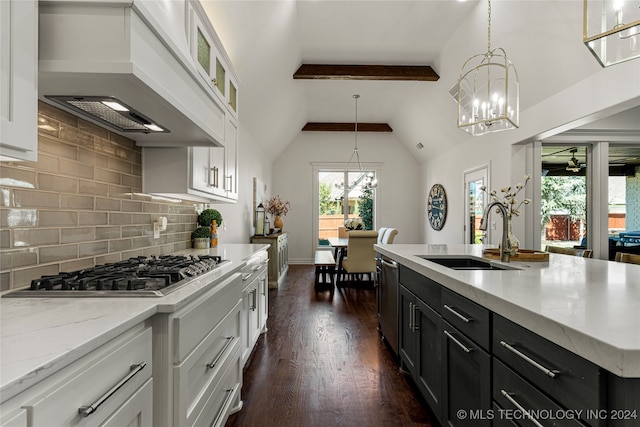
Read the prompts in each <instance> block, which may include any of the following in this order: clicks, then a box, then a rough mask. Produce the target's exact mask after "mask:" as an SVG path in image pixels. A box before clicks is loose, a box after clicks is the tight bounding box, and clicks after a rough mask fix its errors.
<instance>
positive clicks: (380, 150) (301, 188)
mask: <svg viewBox="0 0 640 427" xmlns="http://www.w3.org/2000/svg"><path fill="white" fill-rule="evenodd" d="M353 144H354V134H353V133H352V132H301V133H300V134H299V135H298V137H297V138H296V139H295V140H294V141H292V142H291V144H289V146H288V147H287V148H286V149H285V150H284V152H283V153H282V154H281V155H280V156H279V157H278V158H277V159H276V160H275V161H274V164H273V175H272V180H271V182H272V185H271V186H269V188H268V193H269V194H270V195H275V194H279V195H280V196H281V197H282V199H283V200H288V201H290V202H291V211H290V212H289V214H288V215H287V216H286V217H284V230H285V231H287V232H288V233H289V260H290V262H291V263H294V264H295V263H311V262H312V260H313V250H314V248H315V245H314V243H315V242H314V241H313V223H312V218H313V210H312V209H314V207H313V206H312V197H313V194H312V188H313V176H312V175H313V173H312V165H311V162H328V163H336V162H344V164H345V166H346V162H347V161H348V160H349V157H350V156H351V154H352V153H353ZM358 148H359V153H360V159H361V161H362V162H363V163H370V162H381V163H383V165H382V171H381V173H380V175H379V176H378V188H377V189H376V192H377V195H376V197H377V206H378V208H377V211H376V224H377V227H395V228H397V229H398V235H397V236H396V238H395V240H394V243H419V242H420V241H421V236H420V216H421V215H422V211H424V208H422V206H424V205H422V204H420V200H419V196H418V191H416V190H417V188H418V187H419V180H418V178H419V164H418V162H417V160H416V159H415V158H414V157H413V156H412V155H411V154H410V153H409V152H408V151H407V150H406V149H405V148H404V146H403V145H402V144H401V143H400V141H398V140H397V139H396V137H395V136H394V134H393V133H390V134H388V133H384V134H383V133H363V132H360V133H359V134H358ZM351 167H353V163H352V165H351Z"/></svg>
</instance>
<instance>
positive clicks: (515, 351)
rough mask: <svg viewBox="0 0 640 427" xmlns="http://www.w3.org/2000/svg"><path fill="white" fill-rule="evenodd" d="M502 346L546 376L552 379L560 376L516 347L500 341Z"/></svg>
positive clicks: (558, 372) (557, 372)
mask: <svg viewBox="0 0 640 427" xmlns="http://www.w3.org/2000/svg"><path fill="white" fill-rule="evenodd" d="M500 345H501V346H503V347H504V348H506V349H507V350H509V351H510V352H512V353H513V354H515V355H516V356H518V357H519V358H521V359H522V360H524V361H525V362H527V363H528V364H530V365H531V366H534V367H535V368H537V369H539V370H541V371H542V372H544V374H545V375H546V376H548V377H550V378H556V377H558V376H559V375H560V371H557V370H552V369H549V368H546V367H544V366H542V365H541V364H540V363H538V362H536V361H535V360H533V359H532V358H530V357H529V356H527V355H526V354H524V353H522V352H521V351H519V350H518V349H516V348H515V347H512V346H511V345H509V344H508V343H506V342H505V341H500Z"/></svg>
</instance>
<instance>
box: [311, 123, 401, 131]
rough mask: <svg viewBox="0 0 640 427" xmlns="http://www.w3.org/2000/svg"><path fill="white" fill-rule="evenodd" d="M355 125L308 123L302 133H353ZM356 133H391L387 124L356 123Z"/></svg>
mask: <svg viewBox="0 0 640 427" xmlns="http://www.w3.org/2000/svg"><path fill="white" fill-rule="evenodd" d="M355 128H356V124H355V123H320V122H310V123H307V124H306V125H304V127H303V128H302V130H303V131H317V132H354V131H355ZM358 132H393V129H391V126H389V124H388V123H358Z"/></svg>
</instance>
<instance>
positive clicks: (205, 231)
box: [191, 227, 211, 249]
mask: <svg viewBox="0 0 640 427" xmlns="http://www.w3.org/2000/svg"><path fill="white" fill-rule="evenodd" d="M191 241H192V242H193V247H194V249H207V248H208V247H209V245H210V244H211V229H210V228H209V227H198V228H196V229H195V230H193V232H192V233H191Z"/></svg>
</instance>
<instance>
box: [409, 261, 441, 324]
mask: <svg viewBox="0 0 640 427" xmlns="http://www.w3.org/2000/svg"><path fill="white" fill-rule="evenodd" d="M399 267H400V272H399V280H400V284H401V285H403V286H404V287H405V288H407V289H409V290H410V291H411V292H413V293H414V294H415V295H416V296H417V297H418V298H420V299H421V300H422V301H424V302H425V303H427V304H428V305H429V306H430V307H431V308H433V309H434V310H435V311H437V312H438V313H440V288H441V286H440V284H439V283H437V282H434V281H433V280H431V279H429V278H427V277H424V276H423V275H422V274H420V273H416V272H415V271H413V270H411V269H410V268H407V267H405V266H403V265H402V264H400V266H399Z"/></svg>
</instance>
